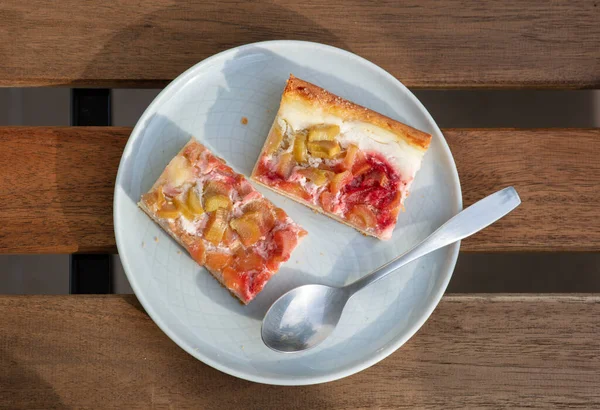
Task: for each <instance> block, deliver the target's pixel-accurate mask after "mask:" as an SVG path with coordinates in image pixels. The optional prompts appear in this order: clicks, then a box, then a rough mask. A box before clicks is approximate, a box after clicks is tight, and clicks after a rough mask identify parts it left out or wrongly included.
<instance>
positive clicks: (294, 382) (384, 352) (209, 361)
mask: <svg viewBox="0 0 600 410" xmlns="http://www.w3.org/2000/svg"><path fill="white" fill-rule="evenodd" d="M265 45H266V46H278V45H284V46H285V45H288V46H293V45H299V46H304V47H314V48H320V49H323V50H325V51H328V52H333V53H338V54H341V55H343V56H346V57H348V58H349V59H351V60H352V61H353V62H355V63H360V64H365V65H366V66H367V67H368V68H370V69H372V70H374V71H375V72H378V74H380V75H382V76H383V77H385V78H386V79H387V80H389V81H391V82H392V83H395V84H396V85H397V86H398V87H400V89H402V91H404V92H405V94H406V95H408V97H409V98H410V99H411V100H412V102H413V103H414V104H416V105H417V106H418V108H420V109H421V110H422V112H423V113H424V114H425V115H426V118H427V119H428V120H429V121H430V122H431V123H432V124H433V125H434V127H435V130H436V131H437V132H438V133H439V135H440V136H441V140H440V142H441V149H442V150H443V152H444V153H445V154H446V155H447V156H448V158H449V160H450V164H451V166H452V167H451V168H452V172H451V174H452V175H451V179H453V180H454V187H453V191H454V194H455V197H456V199H457V203H456V205H457V212H460V211H461V210H462V208H463V203H462V189H461V185H460V179H459V176H458V170H457V168H456V162H455V161H454V156H453V155H452V152H451V150H450V147H449V146H448V143H447V141H446V138H445V137H444V136H443V134H442V132H441V130H440V128H439V126H438V125H437V123H436V122H435V120H434V119H433V117H432V116H431V114H430V113H429V111H428V110H427V109H426V108H425V106H424V105H423V104H422V103H421V101H420V100H419V99H418V98H417V97H416V96H415V95H414V94H413V93H412V92H411V91H410V90H409V89H408V88H407V87H406V86H405V85H404V84H403V83H402V82H401V81H400V80H398V79H397V78H396V77H394V76H393V75H392V74H390V73H388V72H387V71H386V70H384V69H383V68H381V67H379V66H378V65H377V64H375V63H373V62H371V61H369V60H367V59H366V58H364V57H361V56H359V55H358V54H355V53H352V52H350V51H347V50H344V49H341V48H338V47H334V46H330V45H326V44H322V43H317V42H312V41H303V40H267V41H260V42H255V43H248V44H244V45H241V46H237V47H233V48H230V49H227V50H223V51H221V52H219V53H217V54H214V55H212V56H210V57H207V58H205V59H204V60H201V61H199V62H197V63H196V64H194V65H193V66H191V67H190V68H188V69H187V70H185V71H184V72H183V73H181V74H179V75H178V76H177V77H176V78H174V79H173V81H171V82H170V83H169V84H168V85H167V86H166V87H165V88H164V89H163V90H162V91H161V92H160V93H159V94H158V95H157V96H156V97H155V98H154V99H153V100H152V102H151V103H150V104H149V105H148V107H147V108H146V109H145V110H144V112H143V114H142V115H141V116H140V118H139V119H138V121H137V123H136V125H135V127H134V128H133V130H132V131H131V134H130V137H129V138H128V140H127V143H126V145H125V148H124V149H123V153H122V155H121V159H120V161H119V168H118V171H117V177H116V179H115V188H114V195H113V227H114V228H113V229H114V233H115V239H116V245H117V250H118V252H119V258H120V259H121V264H122V265H123V271H124V272H125V275H126V276H127V280H128V281H129V283H130V285H131V288H132V289H133V291H134V294H135V296H136V298H137V299H138V300H139V302H140V303H141V305H142V307H143V308H144V310H145V311H146V312H147V313H148V315H149V316H150V318H151V319H152V321H153V322H154V323H155V324H156V325H157V326H158V327H159V329H160V330H161V331H162V332H164V333H165V334H166V335H167V336H168V337H169V338H170V339H171V340H172V341H173V342H174V343H175V344H177V345H178V346H179V347H180V348H181V349H183V350H184V351H185V352H187V353H188V354H190V355H191V356H192V357H194V358H195V359H197V360H200V361H201V362H203V363H205V364H206V365H208V366H211V367H213V368H214V369H216V370H219V371H221V372H223V373H226V374H229V375H231V376H234V377H237V378H240V379H244V380H248V381H252V382H256V383H262V384H270V385H281V386H305V385H312V384H320V383H327V382H331V381H335V380H339V379H342V378H344V377H348V376H351V375H353V374H355V373H358V372H360V371H362V370H365V369H367V368H369V367H371V366H373V365H375V364H376V363H378V362H380V361H381V360H383V359H385V358H386V357H388V356H389V355H391V354H392V353H394V352H395V351H396V350H398V349H399V348H400V347H402V346H403V345H404V344H405V343H406V342H407V341H408V340H410V338H412V337H413V336H414V335H415V333H416V332H417V331H418V330H419V329H420V328H421V327H422V326H423V324H424V323H425V322H426V321H427V319H429V317H430V316H431V314H432V313H433V311H434V310H435V308H436V307H437V306H438V304H439V302H440V300H441V298H442V296H443V295H444V293H445V291H446V288H447V287H448V283H449V282H450V279H451V278H452V275H453V273H454V269H455V268H456V262H457V259H458V253H459V250H460V241H458V242H456V243H454V244H452V245H449V246H448V247H449V261H448V268H447V272H446V273H445V275H444V277H443V278H442V279H443V280H442V282H441V286H439V288H438V292H436V293H435V294H433V295H432V302H433V303H430V304H429V306H428V307H427V308H426V309H424V310H423V313H422V314H421V316H420V318H419V319H418V320H416V321H415V322H414V323H413V324H412V326H410V327H409V328H408V329H407V331H406V332H405V334H404V335H403V336H402V337H399V338H398V339H396V340H395V341H393V342H391V343H389V344H388V345H387V346H386V347H385V348H383V349H381V350H380V351H376V352H375V353H374V354H373V355H372V357H370V358H368V359H364V360H362V361H361V362H360V363H358V364H355V365H353V366H349V367H347V368H345V369H341V370H337V371H333V372H331V373H328V374H327V375H323V376H300V377H297V378H295V379H278V378H276V377H272V376H261V375H257V374H253V373H250V372H245V371H240V370H235V369H231V368H230V367H228V366H227V365H224V364H222V363H220V362H218V361H216V360H214V359H213V358H212V357H210V356H207V355H205V354H203V353H202V352H201V351H200V350H196V349H192V347H191V346H187V344H186V343H184V342H183V341H182V340H181V339H180V338H179V337H178V336H177V335H176V334H175V333H174V332H173V331H172V330H171V329H170V328H169V326H168V324H166V323H164V322H163V321H162V319H161V318H160V317H159V315H158V314H157V313H156V311H155V310H154V309H153V307H152V305H151V304H150V303H148V302H147V301H146V299H145V296H144V294H143V292H141V290H140V288H139V287H138V284H137V281H136V279H135V276H134V275H133V274H131V273H130V269H131V264H130V262H129V260H128V257H127V256H126V253H123V252H121V250H122V249H125V246H124V245H123V242H122V240H121V238H120V234H119V230H118V229H117V226H120V225H121V222H120V218H119V216H118V209H119V208H118V202H119V200H120V198H121V194H120V193H119V190H118V187H119V185H120V183H122V182H123V181H122V180H123V172H124V171H123V165H124V162H125V158H126V157H128V156H129V154H131V152H130V151H131V149H132V146H133V140H134V139H136V138H140V136H139V134H140V131H141V129H142V128H143V127H144V124H145V121H146V120H147V119H148V117H149V116H150V115H151V114H152V113H153V112H154V111H155V107H156V106H158V105H159V104H161V103H162V102H163V99H164V98H165V97H166V96H167V94H168V93H169V92H170V90H171V89H172V88H173V87H174V86H175V84H177V83H181V82H183V81H185V79H186V78H187V77H188V76H190V75H191V74H192V73H193V72H195V71H196V70H197V69H199V68H200V67H202V66H205V65H209V64H211V62H212V61H214V60H217V59H220V58H223V57H225V56H226V55H228V54H234V53H237V52H239V51H244V50H245V49H247V48H252V47H257V46H265ZM131 137H135V138H131Z"/></svg>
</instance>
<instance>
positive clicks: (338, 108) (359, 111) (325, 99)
mask: <svg viewBox="0 0 600 410" xmlns="http://www.w3.org/2000/svg"><path fill="white" fill-rule="evenodd" d="M294 100H299V101H301V102H303V103H305V104H312V105H315V106H318V107H319V108H321V109H322V110H324V111H326V112H328V113H331V114H333V115H336V116H339V117H340V118H343V119H344V120H347V121H353V120H354V121H364V122H367V123H371V124H374V125H377V126H379V127H381V128H383V129H385V130H388V131H390V132H392V133H393V134H394V135H396V136H397V137H398V138H402V139H403V140H404V141H406V142H407V143H409V144H410V145H412V146H414V147H418V148H420V149H422V150H427V148H428V147H429V144H430V143H431V135H430V134H427V133H426V132H423V131H419V130H417V129H415V128H413V127H410V126H408V125H406V124H403V123H401V122H399V121H396V120H393V119H391V118H389V117H386V116H385V115H382V114H379V113H378V112H375V111H373V110H370V109H368V108H365V107H362V106H360V105H358V104H355V103H353V102H351V101H348V100H345V99H343V98H341V97H338V96H337V95H335V94H332V93H330V92H329V91H327V90H324V89H323V88H321V87H318V86H316V85H314V84H311V83H309V82H307V81H304V80H301V79H299V78H297V77H294V75H292V74H290V78H289V79H288V81H287V84H286V87H285V90H284V91H283V96H282V98H281V105H283V104H284V103H285V102H286V101H294Z"/></svg>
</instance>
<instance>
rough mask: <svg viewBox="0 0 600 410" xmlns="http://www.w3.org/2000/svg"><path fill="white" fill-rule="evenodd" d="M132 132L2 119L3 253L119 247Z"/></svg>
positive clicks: (0, 242)
mask: <svg viewBox="0 0 600 410" xmlns="http://www.w3.org/2000/svg"><path fill="white" fill-rule="evenodd" d="M130 132H131V129H129V128H116V127H106V128H103V127H65V128H59V127H57V128H54V127H47V128H42V127H6V128H2V127H0V170H1V172H2V179H0V197H1V198H0V199H1V205H0V226H2V229H0V253H74V252H78V251H81V252H111V251H115V250H116V246H115V239H114V231H113V223H112V200H113V193H114V185H115V177H116V173H117V169H118V167H119V161H120V157H121V153H122V151H123V147H124V146H125V143H126V142H127V137H128V136H129V133H130Z"/></svg>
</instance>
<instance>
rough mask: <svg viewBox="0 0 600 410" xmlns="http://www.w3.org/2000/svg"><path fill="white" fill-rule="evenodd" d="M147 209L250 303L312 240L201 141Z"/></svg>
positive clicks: (147, 199)
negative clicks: (294, 253) (301, 243)
mask: <svg viewBox="0 0 600 410" xmlns="http://www.w3.org/2000/svg"><path fill="white" fill-rule="evenodd" d="M139 206H140V208H142V209H143V210H144V212H146V213H147V214H148V215H149V216H150V217H151V218H152V219H153V220H154V221H155V222H157V223H158V224H159V225H160V226H161V227H162V228H163V229H164V230H165V231H167V232H168V233H169V234H170V235H171V236H172V237H173V239H175V240H176V241H177V242H178V243H179V244H180V245H181V246H183V247H184V248H185V249H186V250H187V251H188V252H189V254H190V255H191V256H192V258H193V259H194V260H195V261H196V262H197V263H198V264H199V265H201V266H204V267H205V268H206V269H208V271H209V272H210V273H212V275H213V276H214V277H215V278H216V279H217V280H218V281H219V282H221V284H222V285H223V286H225V287H226V288H227V289H228V290H229V291H230V292H231V293H232V294H234V295H235V296H237V297H238V298H239V299H240V300H241V301H242V302H243V303H248V302H250V301H251V300H252V299H254V297H256V295H257V294H258V293H259V292H260V291H261V290H262V289H263V287H264V286H265V284H266V283H267V281H268V280H269V279H270V278H271V276H273V275H274V274H275V273H276V272H277V271H278V270H279V266H280V265H281V264H282V263H283V262H285V261H287V260H288V259H289V258H290V255H291V253H292V251H293V250H294V248H295V247H296V246H297V245H298V242H299V240H300V238H302V237H303V236H304V235H306V231H305V230H304V229H302V228H301V227H300V226H299V225H297V224H295V223H294V222H293V221H292V220H291V218H290V217H289V216H288V215H287V214H286V213H285V212H284V211H283V210H282V209H280V208H277V207H276V206H274V205H273V204H272V203H271V202H270V201H269V200H267V199H266V198H264V197H263V196H262V195H261V194H260V193H259V192H258V191H256V190H255V189H254V188H253V187H252V185H251V184H250V183H249V182H248V180H247V179H246V178H245V177H244V176H243V175H241V174H238V173H236V172H234V171H233V169H231V168H230V167H229V166H227V165H226V164H225V161H223V160H222V159H220V158H218V157H217V156H215V155H213V154H212V153H211V152H210V151H209V150H208V149H207V148H206V147H204V146H203V145H202V144H200V143H198V142H197V141H195V140H194V139H192V140H191V141H190V142H188V143H187V144H186V145H185V146H184V147H183V148H182V150H181V151H180V152H179V154H177V155H176V156H175V157H174V158H173V159H172V160H171V162H170V163H169V165H167V167H166V169H165V170H164V172H163V173H162V175H161V176H160V177H159V178H158V180H157V181H156V183H155V184H154V186H153V187H152V188H151V189H150V191H149V192H148V193H146V194H144V195H142V198H141V201H140V202H139Z"/></svg>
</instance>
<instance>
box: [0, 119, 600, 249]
mask: <svg viewBox="0 0 600 410" xmlns="http://www.w3.org/2000/svg"><path fill="white" fill-rule="evenodd" d="M130 132H131V129H130V128H117V127H105V128H102V127H65V128H42V127H0V169H2V170H5V171H4V175H6V177H5V178H2V179H0V193H1V195H2V201H1V205H0V226H2V229H1V230H0V253H72V252H116V245H115V239H114V232H113V226H112V199H113V190H114V181H115V178H116V173H117V168H118V164H119V160H120V157H121V153H122V151H123V148H124V146H125V143H126V141H127V137H128V135H129V133H130ZM443 132H444V135H445V136H446V139H447V141H448V143H449V145H450V148H451V150H452V152H453V155H454V158H455V161H456V164H457V167H458V172H459V176H460V179H461V184H462V190H463V197H464V203H465V206H467V205H470V204H471V203H473V202H475V201H476V200H478V199H480V198H483V197H484V196H486V195H488V194H490V193H492V192H494V191H496V190H498V189H501V188H504V187H506V186H509V185H514V186H515V187H516V188H517V190H518V192H519V194H520V196H521V199H522V200H523V203H522V205H521V206H520V207H519V208H517V209H516V210H515V211H513V212H512V213H511V214H510V215H508V216H507V217H505V218H503V219H502V220H500V221H499V222H497V223H496V224H494V225H492V226H491V227H489V228H487V229H486V230H484V231H482V232H480V233H478V234H476V235H474V236H473V237H471V238H468V239H467V240H465V241H464V242H463V243H462V246H461V250H463V251H467V252H504V251H590V252H591V251H600V210H599V209H600V190H598V188H597V183H598V181H600V162H599V161H598V157H599V156H600V129H547V130H512V129H489V130H485V129H448V130H444V131H443ZM165 165H166V164H165Z"/></svg>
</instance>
